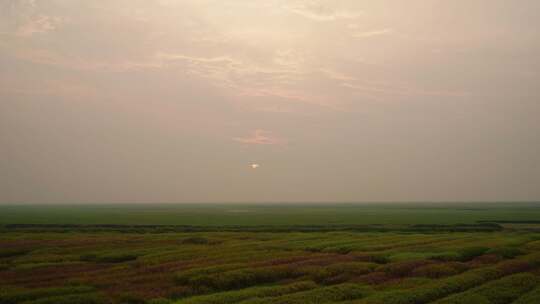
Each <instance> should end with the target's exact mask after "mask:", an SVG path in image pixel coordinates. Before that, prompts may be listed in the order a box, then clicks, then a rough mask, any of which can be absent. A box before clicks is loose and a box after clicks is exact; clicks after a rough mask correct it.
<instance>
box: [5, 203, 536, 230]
mask: <svg viewBox="0 0 540 304" xmlns="http://www.w3.org/2000/svg"><path fill="white" fill-rule="evenodd" d="M503 220H506V221H535V220H540V203H476V204H474V203H453V204H450V203H431V204H430V203H424V204H418V203H416V204H412V203H409V204H408V203H401V204H397V203H394V204H391V203H377V204H376V203H371V204H368V203H366V204H285V203H282V204H257V205H250V204H198V205H195V204H176V205H175V204H139V205H133V204H130V205H127V204H126V205H120V204H116V205H83V206H81V205H76V206H67V205H46V206H43V205H22V206H21V205H0V225H3V224H82V225H93V224H119V225H193V226H260V225H286V226H291V225H316V226H324V225H362V224H458V223H465V224H472V223H476V222H477V221H503Z"/></svg>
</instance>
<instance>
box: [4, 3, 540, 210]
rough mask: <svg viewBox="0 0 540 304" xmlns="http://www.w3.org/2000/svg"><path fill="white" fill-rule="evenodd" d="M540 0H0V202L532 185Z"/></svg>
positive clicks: (526, 196)
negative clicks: (0, 148)
mask: <svg viewBox="0 0 540 304" xmlns="http://www.w3.org/2000/svg"><path fill="white" fill-rule="evenodd" d="M539 29H540V1H535V0H521V1H512V2H510V1H504V0H471V1H446V0H411V1H390V0H382V1H381V0H369V1H367V0H366V1H354V0H340V1H330V0H269V1H248V0H236V1H215V0H177V1H175V0H156V1H143V0H135V1H133V0H114V1H83V0H73V1H67V0H42V1H36V0H18V1H9V0H0V147H2V152H1V153H0V203H64V204H66V203H139V202H188V203H197V202H323V201H327V202H342V201H358V202H362V201H363V202H370V201H392V202H403V201H407V202H412V201H540V187H539V185H540V136H539V135H538V133H539V131H540V119H539V118H538V117H540V87H539V84H540V35H539Z"/></svg>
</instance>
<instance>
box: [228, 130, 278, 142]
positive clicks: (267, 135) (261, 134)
mask: <svg viewBox="0 0 540 304" xmlns="http://www.w3.org/2000/svg"><path fill="white" fill-rule="evenodd" d="M233 140H234V141H236V142H239V143H242V144H249V145H278V144H285V143H286V141H285V140H284V139H282V138H279V137H276V136H275V135H274V134H273V133H272V132H270V131H265V130H262V129H256V130H254V131H252V132H251V134H250V135H249V136H247V137H234V138H233Z"/></svg>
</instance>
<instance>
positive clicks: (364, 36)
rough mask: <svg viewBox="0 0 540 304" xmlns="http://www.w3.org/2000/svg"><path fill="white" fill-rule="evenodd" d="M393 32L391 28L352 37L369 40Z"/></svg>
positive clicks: (361, 33) (356, 34)
mask: <svg viewBox="0 0 540 304" xmlns="http://www.w3.org/2000/svg"><path fill="white" fill-rule="evenodd" d="M393 32H394V30H393V29H391V28H385V29H380V30H374V31H367V32H360V33H355V34H353V37H356V38H369V37H375V36H383V35H388V34H391V33H393Z"/></svg>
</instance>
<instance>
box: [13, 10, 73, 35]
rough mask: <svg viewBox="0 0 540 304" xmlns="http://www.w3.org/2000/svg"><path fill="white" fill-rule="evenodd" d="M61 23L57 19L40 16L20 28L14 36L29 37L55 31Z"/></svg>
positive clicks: (60, 20) (59, 19)
mask: <svg viewBox="0 0 540 304" xmlns="http://www.w3.org/2000/svg"><path fill="white" fill-rule="evenodd" d="M61 22H62V19H61V18H59V17H51V16H44V15H40V16H37V17H35V18H33V19H31V20H29V21H28V22H27V23H25V24H24V25H22V26H20V27H19V28H18V29H17V31H16V33H15V35H17V36H21V37H29V36H32V35H34V34H43V33H46V32H50V31H53V30H55V29H56V28H57V27H58V26H59V24H60V23H61Z"/></svg>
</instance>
